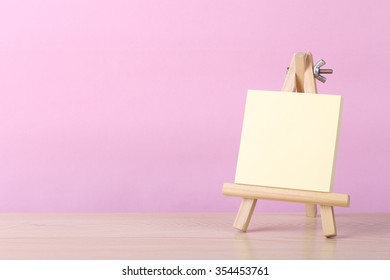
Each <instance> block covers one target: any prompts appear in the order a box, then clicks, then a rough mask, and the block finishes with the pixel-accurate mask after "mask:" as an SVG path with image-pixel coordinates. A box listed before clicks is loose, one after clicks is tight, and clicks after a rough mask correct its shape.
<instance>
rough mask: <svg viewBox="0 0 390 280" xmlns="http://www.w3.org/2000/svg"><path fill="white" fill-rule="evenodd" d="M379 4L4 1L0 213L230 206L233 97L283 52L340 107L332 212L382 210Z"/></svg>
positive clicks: (384, 115)
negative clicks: (302, 59) (318, 77)
mask: <svg viewBox="0 0 390 280" xmlns="http://www.w3.org/2000/svg"><path fill="white" fill-rule="evenodd" d="M389 3H390V2H389V1H385V0H383V1H375V4H373V3H372V1H339V0H337V1H336V0H328V1H303V0H299V1H281V0H273V1H238V0H237V1H222V0H221V1H209V0H202V1H201V0H191V1H181V0H175V1H157V0H155V1H145V0H139V1H118V0H115V1H114V0H105V1H92V0H91V1H86V0H84V1H80V0H77V1H76V0H74V1H69V0H64V1H27V0H25V1H1V2H0V97H1V98H0V211H3V212H11V211H94V212H102V211H235V210H236V209H237V207H238V205H239V203H240V200H239V199H237V198H229V197H224V196H222V194H221V188H222V183H223V182H232V181H233V179H234V173H235V165H236V159H237V153H238V148H239V139H240V133H241V124H242V117H243V109H244V102H245V96H246V91H247V89H266V90H279V89H280V88H281V85H282V83H283V80H284V75H285V72H286V67H287V66H288V65H289V62H290V59H291V57H292V54H293V53H294V52H296V51H311V52H313V54H314V59H315V60H318V59H320V58H324V59H325V60H326V61H327V62H328V64H327V66H329V67H331V68H334V70H335V73H334V75H332V76H330V77H329V80H328V82H327V83H326V84H319V92H321V93H333V94H341V95H343V96H344V115H343V119H342V127H341V137H340V145H339V154H338V155H339V157H338V161H337V170H336V177H335V185H334V190H335V192H342V193H349V194H350V195H351V207H350V208H349V209H344V208H338V209H337V211H347V212H359V211H370V212H371V211H372V212H379V211H390V203H389V198H390V197H389V188H390V184H389V182H390V145H389V143H390V125H389V124H390V122H389V121H390V118H389V116H390V113H389V112H390V110H389V107H390V105H389V104H390V92H389V80H390V71H389V69H390V60H389V58H390V38H389V34H390V33H389V32H390V29H389V27H390V20H389V18H390V17H389V16H388V12H389V11H390V4H389ZM261 205H262V207H261V209H260V210H262V211H296V210H302V209H303V206H301V205H299V204H289V203H280V202H262V203H261ZM258 208H260V207H258Z"/></svg>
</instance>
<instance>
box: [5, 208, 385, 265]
mask: <svg viewBox="0 0 390 280" xmlns="http://www.w3.org/2000/svg"><path fill="white" fill-rule="evenodd" d="M234 217H235V214H234V213H158V214H152V213H126V214H113V213H111V214H110V213H106V214H81V213H78V214H76V213H74V214H59V213H53V214H0V259H387V260H388V259H390V213H389V214H337V216H336V221H337V227H338V233H339V235H338V236H337V237H336V238H333V239H326V238H324V237H323V235H322V229H321V219H320V217H317V218H307V217H305V214H304V213H286V214H279V213H278V214H272V213H254V215H253V218H252V221H251V224H250V227H249V230H248V232H246V233H242V232H239V231H237V230H236V229H234V228H233V227H232V223H233V221H234Z"/></svg>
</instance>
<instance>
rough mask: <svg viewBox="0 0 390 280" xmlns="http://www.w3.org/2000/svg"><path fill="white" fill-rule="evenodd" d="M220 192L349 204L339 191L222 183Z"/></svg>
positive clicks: (340, 204)
mask: <svg viewBox="0 0 390 280" xmlns="http://www.w3.org/2000/svg"><path fill="white" fill-rule="evenodd" d="M222 193H223V194H224V195H228V196H238V197H245V198H253V199H267V200H280V201H290V202H299V203H309V204H316V203H318V204H321V205H328V206H341V207H348V206H349V195H347V194H340V193H328V192H315V191H304V190H292V189H281V188H269V187H261V186H252V185H241V184H233V183H225V184H223V188H222Z"/></svg>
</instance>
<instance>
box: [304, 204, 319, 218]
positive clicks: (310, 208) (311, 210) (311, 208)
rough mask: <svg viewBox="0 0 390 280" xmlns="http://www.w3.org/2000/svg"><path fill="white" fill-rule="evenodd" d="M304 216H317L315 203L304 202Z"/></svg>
mask: <svg viewBox="0 0 390 280" xmlns="http://www.w3.org/2000/svg"><path fill="white" fill-rule="evenodd" d="M305 206H306V217H317V205H316V204H306V205H305Z"/></svg>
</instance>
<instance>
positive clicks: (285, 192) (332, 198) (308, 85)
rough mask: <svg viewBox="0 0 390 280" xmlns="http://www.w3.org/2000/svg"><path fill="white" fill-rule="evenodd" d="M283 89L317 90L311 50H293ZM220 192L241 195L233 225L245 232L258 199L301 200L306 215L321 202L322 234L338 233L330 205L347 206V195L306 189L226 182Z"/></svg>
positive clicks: (334, 234)
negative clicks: (301, 51) (309, 51)
mask: <svg viewBox="0 0 390 280" xmlns="http://www.w3.org/2000/svg"><path fill="white" fill-rule="evenodd" d="M282 91H287V92H302V93H317V85H316V81H315V77H314V73H313V57H312V55H311V53H295V54H294V56H293V59H292V61H291V64H290V67H289V70H288V72H287V76H286V78H285V81H284V84H283V88H282ZM222 192H223V194H224V195H227V196H238V197H242V202H241V206H240V209H239V210H238V213H237V216H236V219H235V221H234V225H233V226H234V227H235V228H237V229H239V230H241V231H244V232H245V231H246V230H247V229H248V225H249V222H250V220H251V217H252V214H253V211H254V209H255V207H256V202H257V200H258V199H264V200H279V201H289V202H300V203H305V204H306V216H307V217H316V216H317V204H318V205H320V211H321V220H322V230H323V233H324V236H326V237H333V236H336V235H337V231H336V223H335V218H334V211H333V206H341V207H348V206H349V195H347V194H338V193H327V192H316V191H306V190H292V189H282V188H270V187H262V186H252V185H241V184H232V183H225V184H224V185H223V189H222Z"/></svg>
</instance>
